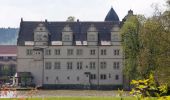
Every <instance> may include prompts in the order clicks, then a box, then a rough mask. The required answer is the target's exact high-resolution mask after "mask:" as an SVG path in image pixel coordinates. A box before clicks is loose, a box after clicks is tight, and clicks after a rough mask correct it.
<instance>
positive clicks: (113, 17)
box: [105, 8, 119, 22]
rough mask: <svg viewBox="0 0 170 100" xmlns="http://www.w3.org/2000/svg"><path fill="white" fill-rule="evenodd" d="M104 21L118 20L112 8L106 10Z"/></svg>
mask: <svg viewBox="0 0 170 100" xmlns="http://www.w3.org/2000/svg"><path fill="white" fill-rule="evenodd" d="M105 21H114V22H119V17H118V15H117V13H116V12H115V10H114V9H113V8H111V9H110V11H109V12H108V14H107V16H106V18H105Z"/></svg>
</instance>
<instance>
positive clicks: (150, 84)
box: [130, 74, 168, 97]
mask: <svg viewBox="0 0 170 100" xmlns="http://www.w3.org/2000/svg"><path fill="white" fill-rule="evenodd" d="M131 84H132V86H133V88H132V91H131V92H130V93H131V94H133V95H137V96H142V97H148V96H149V97H150V96H152V97H160V96H163V95H166V93H167V91H168V87H167V84H161V85H160V84H158V83H156V81H155V79H154V77H153V75H152V74H151V75H150V76H149V78H148V79H143V80H132V81H131Z"/></svg>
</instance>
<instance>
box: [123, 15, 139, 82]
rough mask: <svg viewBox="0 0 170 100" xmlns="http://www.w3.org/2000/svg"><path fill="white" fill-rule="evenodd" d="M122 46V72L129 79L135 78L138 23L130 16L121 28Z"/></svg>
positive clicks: (137, 51)
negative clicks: (123, 63)
mask: <svg viewBox="0 0 170 100" xmlns="http://www.w3.org/2000/svg"><path fill="white" fill-rule="evenodd" d="M121 35H122V45H123V48H124V52H125V66H124V72H125V75H126V76H129V78H130V80H131V79H136V78H137V74H138V72H137V56H138V53H139V38H138V35H139V21H138V19H137V16H130V17H129V18H127V20H126V22H125V23H124V25H123V26H122V28H121Z"/></svg>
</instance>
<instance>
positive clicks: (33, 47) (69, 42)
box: [15, 8, 123, 89]
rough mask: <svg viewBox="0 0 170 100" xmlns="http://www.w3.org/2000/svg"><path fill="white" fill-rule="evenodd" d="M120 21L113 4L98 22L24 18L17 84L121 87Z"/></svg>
mask: <svg viewBox="0 0 170 100" xmlns="http://www.w3.org/2000/svg"><path fill="white" fill-rule="evenodd" d="M120 23H121V22H120V21H119V17H118V15H117V14H116V12H115V11H114V9H113V8H111V9H110V11H109V12H108V14H107V16H106V18H105V20H104V21H96V22H94V21H85V22H84V21H79V20H77V21H75V22H67V21H63V22H49V21H47V20H45V21H44V22H42V21H23V20H22V19H21V23H20V30H19V37H18V40H17V50H18V54H17V55H18V57H17V64H18V67H17V72H18V76H17V74H16V77H18V79H17V80H15V83H16V84H19V83H21V84H22V83H23V80H24V79H25V78H27V80H26V79H25V80H24V81H26V82H25V83H26V84H31V83H34V84H35V85H36V86H42V87H45V88H64V89H73V88H90V89H97V88H98V89H114V88H120V87H122V85H123V74H122V69H123V53H122V46H121V36H120ZM24 73H25V74H24ZM23 77H25V78H23Z"/></svg>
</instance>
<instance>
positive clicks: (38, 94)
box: [17, 90, 129, 97]
mask: <svg viewBox="0 0 170 100" xmlns="http://www.w3.org/2000/svg"><path fill="white" fill-rule="evenodd" d="M17 94H18V96H24V97H25V96H28V95H32V96H33V97H48V96H50V97H57V96H58V97H63V96H65V97H70V96H75V97H76V96H77V97H81V96H102V97H104V96H118V91H97V90H38V91H37V92H36V93H35V92H33V93H32V94H30V91H17ZM123 95H124V96H127V95H129V92H126V91H125V92H124V93H123Z"/></svg>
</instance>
